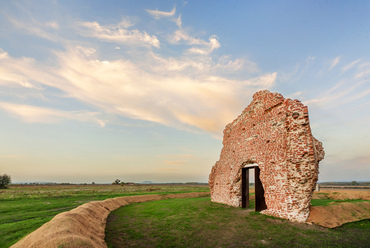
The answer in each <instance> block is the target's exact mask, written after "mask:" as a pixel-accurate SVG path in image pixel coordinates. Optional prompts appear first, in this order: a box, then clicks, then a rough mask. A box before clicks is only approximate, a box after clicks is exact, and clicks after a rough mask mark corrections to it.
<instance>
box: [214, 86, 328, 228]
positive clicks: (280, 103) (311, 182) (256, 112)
mask: <svg viewBox="0 0 370 248" xmlns="http://www.w3.org/2000/svg"><path fill="white" fill-rule="evenodd" d="M324 154H325V153H324V150H323V147H322V143H321V142H320V141H318V140H317V139H315V138H314V137H313V136H312V133H311V128H310V125H309V119H308V109H307V107H306V106H304V105H303V104H302V103H301V102H300V101H298V100H291V99H285V98H284V97H283V96H282V95H280V94H278V93H271V92H269V91H267V90H264V91H259V92H257V93H255V94H254V95H253V100H252V102H251V104H249V106H248V107H247V108H246V109H245V110H244V111H243V112H242V114H241V115H240V116H239V117H238V118H237V119H235V120H234V121H233V122H232V123H230V124H228V125H227V126H226V127H225V130H224V138H223V148H222V151H221V156H220V160H219V161H217V162H216V164H215V165H214V166H213V167H212V171H211V174H210V175H209V186H210V189H211V198H212V201H213V202H219V203H225V204H228V205H231V206H235V207H240V206H241V171H242V168H243V167H244V166H245V165H246V164H253V163H257V164H258V165H259V168H260V170H261V172H260V173H261V174H260V179H261V182H262V185H263V187H264V190H265V200H266V205H267V209H266V210H264V211H262V213H263V214H268V215H273V216H277V217H281V218H286V219H289V220H293V221H298V222H304V221H306V220H307V218H308V216H309V206H310V201H311V197H312V193H313V191H314V189H315V186H316V182H317V179H318V173H319V161H320V160H322V159H323V158H324Z"/></svg>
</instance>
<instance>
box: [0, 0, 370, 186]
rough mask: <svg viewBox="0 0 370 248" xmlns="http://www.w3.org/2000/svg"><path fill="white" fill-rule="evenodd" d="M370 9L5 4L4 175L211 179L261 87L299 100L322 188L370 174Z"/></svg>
mask: <svg viewBox="0 0 370 248" xmlns="http://www.w3.org/2000/svg"><path fill="white" fill-rule="evenodd" d="M369 11H370V2H369V1H337V0H335V1H334V0H332V1H330V0H329V1H315V0H314V1H244V0H240V1H228V2H227V1H211V0H209V1H206V0H205V1H191V0H188V1H146V0H142V1H124V0H122V1H113V0H112V1H92V0H91V1H90V0H89V1H88V0H63V1H58V0H54V1H50V0H45V1H43V0H34V1H22V0H16V1H6V0H0V120H1V121H0V174H3V173H6V174H9V175H11V176H12V181H13V182H33V181H46V182H57V183H62V182H69V183H91V182H96V183H111V182H113V181H114V180H115V179H120V180H121V181H124V182H143V181H153V182H207V181H208V175H209V173H210V171H211V168H212V166H213V165H214V164H215V162H216V161H217V160H219V157H220V152H221V149H222V135H223V129H224V127H225V125H226V124H228V123H230V122H232V121H233V120H234V119H235V118H237V117H238V115H239V114H240V113H241V112H242V111H243V109H244V108H245V107H247V106H248V105H249V103H250V102H251V100H252V95H253V94H254V93H255V92H256V91H259V90H265V89H267V90H270V91H271V92H278V93H280V94H282V95H283V96H284V97H285V98H291V99H298V100H300V101H302V102H303V104H305V105H307V106H308V108H309V118H310V125H311V129H312V133H313V135H314V136H315V137H316V138H317V139H318V140H320V141H321V142H323V146H324V150H325V153H326V155H325V159H324V160H323V161H321V162H320V174H319V181H321V182H325V181H366V180H368V181H369V180H370V114H369V108H370V45H369V44H370V15H369V14H368V13H369Z"/></svg>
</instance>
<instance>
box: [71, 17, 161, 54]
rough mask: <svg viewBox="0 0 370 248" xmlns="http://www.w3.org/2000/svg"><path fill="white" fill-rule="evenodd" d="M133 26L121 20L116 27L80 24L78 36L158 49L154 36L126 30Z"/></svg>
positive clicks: (87, 23)
mask: <svg viewBox="0 0 370 248" xmlns="http://www.w3.org/2000/svg"><path fill="white" fill-rule="evenodd" d="M132 25H133V24H132V23H130V22H129V21H127V20H123V21H122V22H120V23H118V24H117V25H107V26H103V25H100V24H99V23H98V22H80V23H78V26H79V27H80V34H81V35H84V36H88V37H94V38H97V39H100V40H104V41H108V42H114V43H119V44H130V45H149V46H154V47H157V48H159V47H160V43H159V40H158V39H157V37H156V36H155V35H149V34H147V33H146V32H145V31H144V32H140V31H139V30H137V29H133V30H128V29H127V28H128V27H130V26H132Z"/></svg>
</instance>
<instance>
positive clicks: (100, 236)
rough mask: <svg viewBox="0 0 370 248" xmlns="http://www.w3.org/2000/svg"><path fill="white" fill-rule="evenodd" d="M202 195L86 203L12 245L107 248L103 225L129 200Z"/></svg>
mask: <svg viewBox="0 0 370 248" xmlns="http://www.w3.org/2000/svg"><path fill="white" fill-rule="evenodd" d="M204 196H209V192H192V193H180V194H167V195H138V196H124V197H117V198H110V199H106V200H104V201H93V202H88V203H85V204H83V205H81V206H78V207H77V208H74V209H72V210H70V211H67V212H63V213H60V214H57V215H56V216H55V217H54V218H53V219H52V220H51V221H49V222H47V223H45V224H44V225H42V226H41V227H40V228H38V229H37V230H35V231H34V232H32V233H30V234H28V235H27V236H26V237H24V238H23V239H21V240H20V241H18V242H17V243H16V244H14V245H12V246H11V248H36V247H37V248H38V247H46V248H49V247H50V248H52V247H55V248H74V247H94V248H95V247H96V248H103V247H104V248H107V244H106V243H105V241H104V238H105V226H106V220H107V217H108V215H109V213H110V212H111V211H113V210H116V209H117V208H120V207H122V206H125V205H128V204H131V203H139V202H147V201H158V200H164V199H173V198H192V197H204Z"/></svg>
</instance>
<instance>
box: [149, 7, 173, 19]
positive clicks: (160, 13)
mask: <svg viewBox="0 0 370 248" xmlns="http://www.w3.org/2000/svg"><path fill="white" fill-rule="evenodd" d="M146 11H147V12H148V13H149V14H151V15H152V16H153V17H154V18H156V19H159V18H162V17H171V16H174V15H175V13H176V6H174V7H173V9H172V10H171V11H169V12H165V11H160V10H158V9H156V10H149V9H147V10H146Z"/></svg>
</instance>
